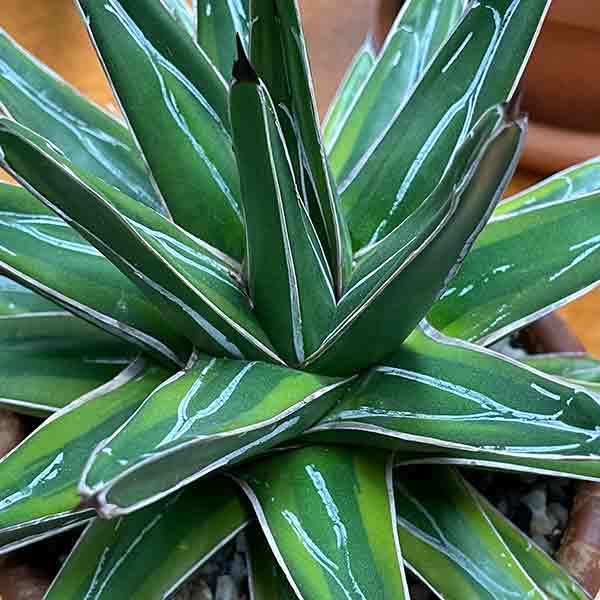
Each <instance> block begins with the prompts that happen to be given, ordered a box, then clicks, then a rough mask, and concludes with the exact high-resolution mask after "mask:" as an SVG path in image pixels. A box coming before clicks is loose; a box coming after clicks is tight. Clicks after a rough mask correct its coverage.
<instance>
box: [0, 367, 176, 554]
mask: <svg viewBox="0 0 600 600" xmlns="http://www.w3.org/2000/svg"><path fill="white" fill-rule="evenodd" d="M166 376H167V373H166V372H165V371H163V370H162V369H161V368H159V367H154V366H147V365H145V364H144V362H143V361H141V360H140V361H138V362H136V363H134V364H133V365H132V366H131V367H129V368H128V369H127V370H126V371H125V372H124V373H123V374H121V375H120V376H119V377H117V378H116V379H114V380H113V381H112V382H110V383H109V384H108V385H107V386H106V387H105V388H104V389H103V390H98V391H96V392H93V393H92V394H91V395H90V396H88V397H84V398H82V399H81V400H80V401H79V402H75V403H72V404H71V405H69V406H67V407H66V408H64V409H63V410H61V411H59V412H58V413H56V414H55V415H53V416H52V417H51V418H50V419H48V420H46V421H45V422H44V423H43V425H41V426H40V427H39V428H38V429H37V430H36V431H35V432H34V433H33V434H31V435H30V436H29V437H28V438H27V439H26V440H25V441H24V442H23V443H21V444H20V445H19V446H18V447H17V448H15V450H13V451H12V452H11V453H10V454H8V455H7V456H6V457H5V458H3V459H2V461H0V472H1V474H2V475H1V477H0V509H1V510H0V544H2V545H4V543H5V541H6V540H8V541H9V542H10V543H16V541H18V540H21V539H23V538H28V537H30V536H31V535H32V534H36V535H39V533H40V531H43V530H44V528H47V529H56V527H57V523H58V524H61V525H62V524H64V521H65V520H73V519H79V520H81V517H80V516H78V515H73V514H70V513H71V512H72V511H73V510H75V509H77V507H78V506H79V505H80V502H81V498H80V496H79V494H78V492H77V483H78V479H79V474H80V473H81V471H82V469H83V467H84V465H85V461H86V459H87V457H88V456H89V454H90V452H91V451H92V450H93V448H94V447H95V446H96V445H97V444H98V443H99V442H100V441H102V440H103V439H105V438H106V437H107V436H109V435H110V434H111V433H112V432H113V431H114V430H115V429H116V428H117V427H119V425H121V423H123V422H124V421H125V420H126V419H127V418H128V417H129V416H130V415H131V414H132V413H133V412H134V411H135V409H136V408H137V407H138V406H139V405H140V404H141V403H142V401H143V400H144V399H145V398H146V396H147V395H148V394H149V393H150V392H151V391H152V390H153V389H154V388H155V387H156V386H157V385H159V384H160V383H161V381H163V380H164V379H165V377H166ZM85 516H86V517H87V518H89V516H90V515H89V511H88V512H86V514H85Z"/></svg>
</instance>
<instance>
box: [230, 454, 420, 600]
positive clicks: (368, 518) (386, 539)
mask: <svg viewBox="0 0 600 600" xmlns="http://www.w3.org/2000/svg"><path fill="white" fill-rule="evenodd" d="M387 458H388V456H387V454H386V453H383V452H378V451H369V452H365V451H363V450H358V449H351V448H326V447H307V448H303V449H300V450H295V451H291V452H285V453H279V454H275V455H273V456H272V457H270V458H267V459H264V460H261V461H258V462H255V463H253V464H251V465H248V466H247V467H245V468H244V469H240V470H238V471H237V477H238V478H239V480H240V482H241V484H242V486H243V488H244V490H245V491H246V493H247V494H248V497H249V498H250V500H251V502H252V504H253V506H254V509H255V510H256V513H257V515H258V519H259V521H260V524H261V526H262V528H263V531H264V533H265V535H266V536H267V539H268V541H269V544H270V546H271V550H272V551H273V554H274V555H275V557H276V558H277V561H278V562H279V565H280V567H281V568H282V570H283V571H284V573H285V574H286V575H287V577H288V579H289V581H290V584H291V586H292V588H293V589H294V591H295V592H296V594H297V595H298V597H299V598H307V599H308V598H319V599H320V600H321V599H322V600H333V599H336V600H337V599H340V600H347V599H349V598H352V599H354V598H356V599H363V598H369V599H371V598H373V599H374V598H377V599H378V600H379V599H380V600H388V599H389V600H392V599H393V600H403V599H404V598H407V599H408V598H409V595H408V589H407V586H406V581H405V579H404V572H403V567H402V555H401V553H400V546H399V544H398V538H397V536H396V535H395V527H394V520H395V514H394V502H393V491H392V489H391V475H392V473H391V469H390V468H389V464H388V462H389V461H388V460H387ZM284 597H285V596H284Z"/></svg>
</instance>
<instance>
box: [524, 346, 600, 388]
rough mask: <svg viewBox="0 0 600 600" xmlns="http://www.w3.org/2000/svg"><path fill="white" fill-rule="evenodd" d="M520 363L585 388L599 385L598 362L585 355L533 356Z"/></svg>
mask: <svg viewBox="0 0 600 600" xmlns="http://www.w3.org/2000/svg"><path fill="white" fill-rule="evenodd" d="M522 361H523V362H524V363H525V364H526V365H529V366H530V367H533V368H534V369H537V370H538V371H543V372H544V373H549V374H550V375H557V376H558V377H563V378H564V379H570V380H571V381H577V382H579V383H580V384H581V385H584V386H587V385H588V384H592V385H594V387H595V384H600V360H598V359H597V358H594V357H593V356H591V355H590V354H585V353H581V354H580V353H559V354H534V355H531V356H527V358H525V359H522Z"/></svg>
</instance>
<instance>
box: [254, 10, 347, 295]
mask: <svg viewBox="0 0 600 600" xmlns="http://www.w3.org/2000/svg"><path fill="white" fill-rule="evenodd" d="M251 16H252V48H251V50H252V52H251V58H252V64H253V66H254V67H255V68H256V70H257V72H258V75H259V76H260V77H261V79H263V80H264V81H265V83H266V85H267V88H268V89H269V93H270V94H271V97H272V99H273V102H274V104H275V106H277V107H278V112H279V119H280V121H281V123H282V124H283V129H284V132H285V138H286V143H287V146H288V149H289V151H290V152H294V149H295V148H297V150H298V152H299V154H300V157H299V162H300V164H299V166H298V168H297V170H296V172H297V177H298V179H299V180H300V181H299V182H298V187H299V189H300V191H301V193H302V197H303V199H304V201H305V203H306V205H307V206H308V208H309V211H310V215H311V218H312V220H313V223H314V224H315V229H316V230H317V232H318V234H319V237H320V239H321V241H322V243H323V245H324V246H325V251H326V254H327V257H328V260H329V265H330V268H331V272H332V273H333V277H334V281H335V284H336V286H335V288H336V291H337V293H338V294H341V291H342V288H343V285H344V282H345V281H346V279H347V278H348V277H349V275H350V271H351V268H352V249H351V246H350V237H349V233H348V228H347V226H346V223H345V221H344V219H343V217H342V215H341V212H340V210H339V207H338V196H337V190H336V187H335V185H334V182H333V180H332V177H331V173H330V171H329V163H328V161H327V158H326V156H325V148H324V147H323V143H322V139H321V132H320V125H319V117H318V113H317V108H316V101H315V95H314V90H313V87H312V76H311V72H310V65H309V61H308V51H307V48H306V41H305V38H304V32H303V30H302V23H301V20H300V14H299V10H298V4H297V1H296V0H274V1H272V0H252V4H251Z"/></svg>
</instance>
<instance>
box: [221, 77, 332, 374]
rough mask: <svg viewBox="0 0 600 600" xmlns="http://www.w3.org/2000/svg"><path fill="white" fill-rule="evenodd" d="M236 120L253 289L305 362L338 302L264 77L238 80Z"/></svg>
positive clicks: (286, 349)
mask: <svg viewBox="0 0 600 600" xmlns="http://www.w3.org/2000/svg"><path fill="white" fill-rule="evenodd" d="M231 119H232V127H233V137H234V141H235V147H236V154H237V156H238V158H239V159H240V178H241V187H242V199H243V205H244V214H245V222H246V239H247V244H248V250H247V253H246V256H247V258H246V268H247V270H248V283H249V288H250V295H251V297H252V299H253V301H254V306H255V307H256V313H257V315H258V317H259V319H260V320H261V322H262V323H264V327H265V330H266V332H267V334H268V335H269V338H270V339H271V340H272V342H273V344H274V346H275V347H276V349H277V350H278V352H279V354H280V356H281V357H282V358H283V359H284V360H285V361H286V362H287V363H288V364H289V365H291V366H297V365H301V364H302V363H303V362H304V360H305V358H306V357H307V356H308V355H310V354H311V353H312V352H314V351H315V350H316V349H317V348H318V347H319V345H320V344H321V343H322V342H323V339H324V338H325V336H326V335H327V333H328V332H329V330H330V329H331V325H332V322H333V318H334V313H335V303H336V298H335V293H334V290H333V287H332V281H331V273H330V271H329V268H328V265H327V259H326V257H325V255H324V253H323V250H322V247H321V244H320V242H319V238H318V237H317V234H316V232H315V230H314V228H313V225H312V223H311V221H310V216H309V214H308V211H307V209H306V206H305V205H304V203H303V201H302V199H301V198H300V195H299V193H298V188H297V187H296V180H295V178H294V172H293V167H292V163H291V161H290V157H289V154H288V152H287V149H286V146H285V140H284V139H283V133H282V131H281V127H280V125H279V120H278V118H277V114H276V112H275V107H274V106H273V103H272V102H271V98H270V97H269V93H268V91H267V89H266V87H265V86H264V85H263V83H262V82H258V81H238V82H236V83H235V85H234V86H233V88H232V92H231Z"/></svg>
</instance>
